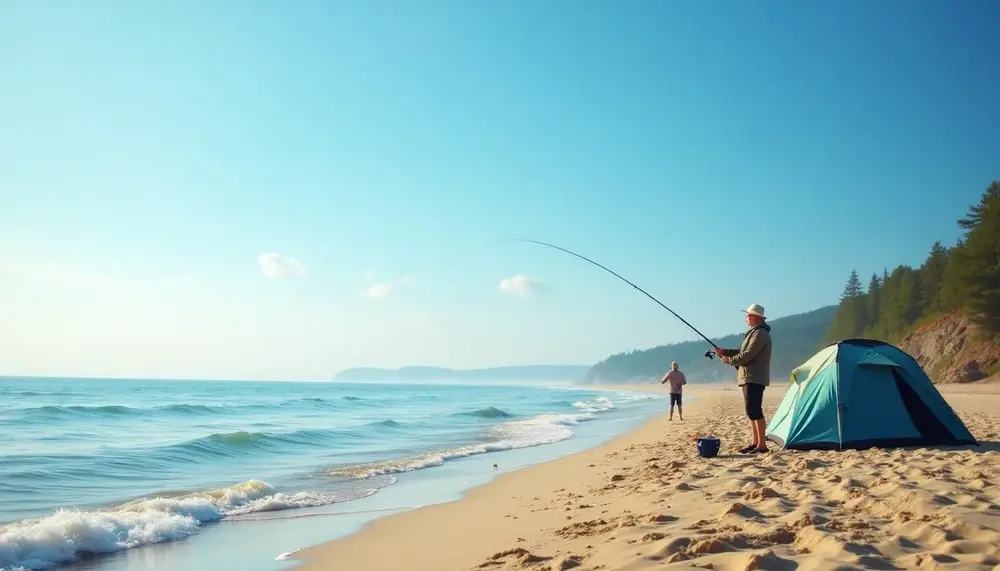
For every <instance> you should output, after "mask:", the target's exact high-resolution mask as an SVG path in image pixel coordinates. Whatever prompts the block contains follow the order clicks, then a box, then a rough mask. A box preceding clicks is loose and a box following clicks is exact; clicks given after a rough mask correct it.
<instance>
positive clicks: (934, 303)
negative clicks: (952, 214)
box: [824, 181, 1000, 377]
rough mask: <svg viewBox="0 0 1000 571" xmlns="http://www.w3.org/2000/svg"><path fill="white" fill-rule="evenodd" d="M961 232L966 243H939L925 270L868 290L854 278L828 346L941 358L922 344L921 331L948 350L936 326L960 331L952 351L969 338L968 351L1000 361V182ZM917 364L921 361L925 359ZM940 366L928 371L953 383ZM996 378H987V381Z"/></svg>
mask: <svg viewBox="0 0 1000 571" xmlns="http://www.w3.org/2000/svg"><path fill="white" fill-rule="evenodd" d="M958 225H959V227H960V228H961V229H962V230H963V234H962V237H961V238H960V239H959V240H958V242H957V243H956V244H955V245H953V246H951V247H947V246H945V245H943V244H942V243H941V242H940V241H937V242H934V244H932V245H931V247H930V252H929V253H928V255H927V258H926V260H925V261H924V262H923V264H922V265H920V267H917V268H913V267H910V266H906V265H900V266H897V267H896V268H895V269H893V270H892V271H888V270H884V271H883V272H882V274H881V275H878V274H875V275H872V276H871V277H870V278H868V279H867V285H865V284H863V283H862V281H861V278H860V276H859V275H858V273H857V272H856V271H852V272H851V274H850V276H849V277H848V279H847V284H846V286H845V287H844V292H843V295H842V297H841V300H840V304H839V306H838V308H837V312H836V315H835V316H834V318H833V321H832V323H831V324H830V328H829V330H828V331H827V333H826V335H825V337H824V342H832V341H836V340H839V339H844V338H849V337H870V338H875V339H881V340H884V341H888V342H891V343H896V344H899V345H900V346H901V347H902V346H903V344H904V341H905V342H906V344H907V345H911V346H918V345H919V346H921V347H924V348H925V351H929V352H930V353H940V352H942V351H943V349H940V348H939V349H938V350H935V349H934V348H933V347H928V346H927V343H926V339H916V338H915V337H914V334H915V333H916V332H917V331H918V330H920V331H924V332H925V333H926V335H924V337H933V338H938V339H940V340H941V341H940V342H939V343H938V344H941V343H944V342H945V341H946V340H945V339H944V338H943V337H942V336H941V335H934V333H935V331H934V326H935V325H940V327H938V328H944V327H947V328H948V330H949V331H952V333H951V334H950V335H949V336H948V337H950V338H951V339H950V341H951V342H952V343H954V342H955V341H956V340H955V335H957V334H958V333H957V332H961V334H962V335H963V336H968V337H969V341H968V343H965V345H969V344H976V346H977V347H978V349H977V351H978V352H979V353H984V352H985V353H991V354H992V353H995V352H996V351H995V349H996V345H997V338H998V335H1000V181H994V182H993V183H992V184H990V185H989V187H987V189H986V191H985V192H984V193H983V195H982V197H981V199H980V201H979V203H977V204H975V205H973V206H971V207H970V208H969V210H968V212H967V213H966V215H965V216H964V217H963V218H961V219H959V220H958ZM963 322H964V323H968V324H969V325H970V326H971V330H970V331H968V332H966V330H965V329H963V328H962V326H961V324H962V323H963ZM963 346H964V345H963ZM903 348H904V349H906V347H903ZM952 352H954V349H953V350H952ZM914 357H917V358H918V361H921V357H919V356H918V355H914ZM938 357H940V355H939V356H938ZM967 357H968V359H965V360H964V361H965V363H964V365H962V366H968V363H970V362H972V363H977V358H976V357H975V355H968V356H967ZM923 360H924V361H926V360H928V358H924V359H923ZM989 360H992V359H989ZM935 361H937V362H936V363H935V367H934V369H935V370H933V371H931V370H928V372H929V373H932V377H935V376H945V377H947V376H949V375H950V374H949V372H948V371H945V370H944V368H946V367H947V365H945V364H944V363H945V361H940V360H938V359H935ZM981 361H982V359H979V362H981ZM921 364H923V365H925V367H926V363H924V362H922V363H921ZM955 366H959V364H958V363H955ZM976 366H978V363H977V365H976ZM995 372H996V371H995V370H987V371H983V373H982V375H983V376H985V375H986V374H990V373H995ZM950 376H954V375H950Z"/></svg>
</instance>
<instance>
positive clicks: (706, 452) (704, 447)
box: [697, 436, 722, 458]
mask: <svg viewBox="0 0 1000 571" xmlns="http://www.w3.org/2000/svg"><path fill="white" fill-rule="evenodd" d="M697 443H698V454H699V455H700V456H701V457H702V458H714V457H715V456H716V455H717V454H718V453H719V447H720V446H721V445H722V441H721V440H719V439H718V438H716V437H714V436H708V437H704V438H699V439H698V441H697Z"/></svg>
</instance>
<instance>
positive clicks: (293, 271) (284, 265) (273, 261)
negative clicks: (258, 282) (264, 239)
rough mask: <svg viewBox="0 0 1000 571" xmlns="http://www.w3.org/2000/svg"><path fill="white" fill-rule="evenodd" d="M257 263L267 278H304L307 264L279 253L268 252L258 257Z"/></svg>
mask: <svg viewBox="0 0 1000 571" xmlns="http://www.w3.org/2000/svg"><path fill="white" fill-rule="evenodd" d="M257 263H258V264H260V269H261V271H262V272H263V273H264V277H266V278H304V277H305V276H306V267H305V265H304V264H303V263H302V262H300V261H298V260H296V259H295V258H289V257H286V256H282V255H279V254H272V253H266V254H261V255H260V256H258V257H257Z"/></svg>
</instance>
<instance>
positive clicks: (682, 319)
mask: <svg viewBox="0 0 1000 571" xmlns="http://www.w3.org/2000/svg"><path fill="white" fill-rule="evenodd" d="M506 242H528V243H531V244H538V245H540V246H546V247H548V248H554V249H556V250H559V251H561V252H565V253H567V254H569V255H571V256H576V257H577V258H580V259H581V260H584V261H586V262H590V263H591V264H594V265H595V266H597V267H599V268H601V269H602V270H604V271H606V272H608V273H609V274H611V275H613V276H615V277H616V278H618V279H620V280H622V281H623V282H625V283H627V284H628V285H630V286H632V287H634V288H635V289H637V290H639V292H641V293H642V294H644V295H645V296H646V297H648V298H649V299H651V300H653V301H654V302H656V304H657V305H659V306H660V307H662V308H663V309H666V310H667V311H669V312H670V313H672V314H673V316H674V317H676V318H677V319H680V320H681V321H682V322H683V323H684V325H687V326H688V327H690V328H691V330H692V331H694V332H695V333H697V334H698V335H700V336H701V338H702V339H704V340H705V341H707V342H708V344H709V345H711V346H712V347H713V348H716V349H718V347H719V346H718V345H716V344H715V343H714V342H712V340H711V339H709V338H708V337H706V336H705V335H704V334H703V333H702V332H701V331H698V329H697V328H695V326H694V325H691V324H690V323H688V322H687V320H686V319H684V318H683V317H681V316H680V315H677V312H676V311H674V310H672V309H670V308H669V307H667V306H666V305H665V304H664V303H663V302H661V301H660V300H658V299H656V298H655V297H653V296H652V295H650V293H649V292H647V291H646V290H644V289H642V288H641V287H639V286H637V285H635V284H634V283H632V282H630V281H629V280H627V279H625V278H624V277H622V276H621V275H619V274H618V273H617V272H615V271H613V270H611V269H610V268H608V267H606V266H603V265H601V264H599V263H597V262H595V261H594V260H591V259H590V258H588V257H586V256H583V255H581V254H577V253H576V252H573V251H571V250H567V249H566V248H563V247H561V246H556V245H555V244H549V243H546V242H541V241H539V240H531V239H528V238H512V239H510V240H504V241H503V242H501V244H504V243H506ZM714 356H715V354H714V352H712V351H705V357H706V358H708V359H711V358H713V357H714Z"/></svg>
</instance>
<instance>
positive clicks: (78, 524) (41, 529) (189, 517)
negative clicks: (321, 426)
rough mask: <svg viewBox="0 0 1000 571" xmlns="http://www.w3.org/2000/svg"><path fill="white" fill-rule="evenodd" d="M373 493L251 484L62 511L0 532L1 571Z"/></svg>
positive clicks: (39, 565)
mask: <svg viewBox="0 0 1000 571" xmlns="http://www.w3.org/2000/svg"><path fill="white" fill-rule="evenodd" d="M377 489H378V488H377V487H371V488H367V489H362V490H359V491H357V492H356V493H353V494H350V495H347V494H342V493H319V492H299V493H296V494H283V493H280V492H278V491H277V490H275V489H274V488H273V487H271V486H270V485H269V484H267V483H265V482H261V481H257V480H249V481H246V482H243V483H240V484H237V485H235V486H231V487H228V488H219V489H214V490H208V491H204V492H197V493H193V494H186V495H177V496H173V497H152V498H144V499H140V500H135V501H132V502H128V503H125V504H121V505H118V506H115V507H111V508H106V509H101V510H95V511H82V510H70V509H62V510H59V511H57V512H56V513H54V514H52V515H50V516H47V517H44V518H40V519H33V520H25V521H21V522H18V523H14V524H10V525H7V526H4V527H0V569H2V570H4V571H7V570H9V569H13V570H39V569H49V568H52V567H55V566H57V565H61V564H64V563H70V562H73V561H76V560H78V558H79V556H80V555H83V554H90V553H113V552H116V551H123V550H125V549H131V548H134V547H139V546H143V545H152V544H156V543H163V542H167V541H176V540H179V539H183V538H185V537H188V536H190V535H192V534H194V533H197V532H198V530H199V529H200V527H201V526H202V524H205V523H211V522H217V521H220V520H224V519H228V518H233V517H237V516H240V515H244V514H250V513H257V512H266V511H275V510H288V509H296V508H308V507H316V506H322V505H327V504H331V503H336V502H341V501H347V500H351V499H357V498H359V497H362V496H365V495H371V494H373V493H375V491H376V490H377Z"/></svg>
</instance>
